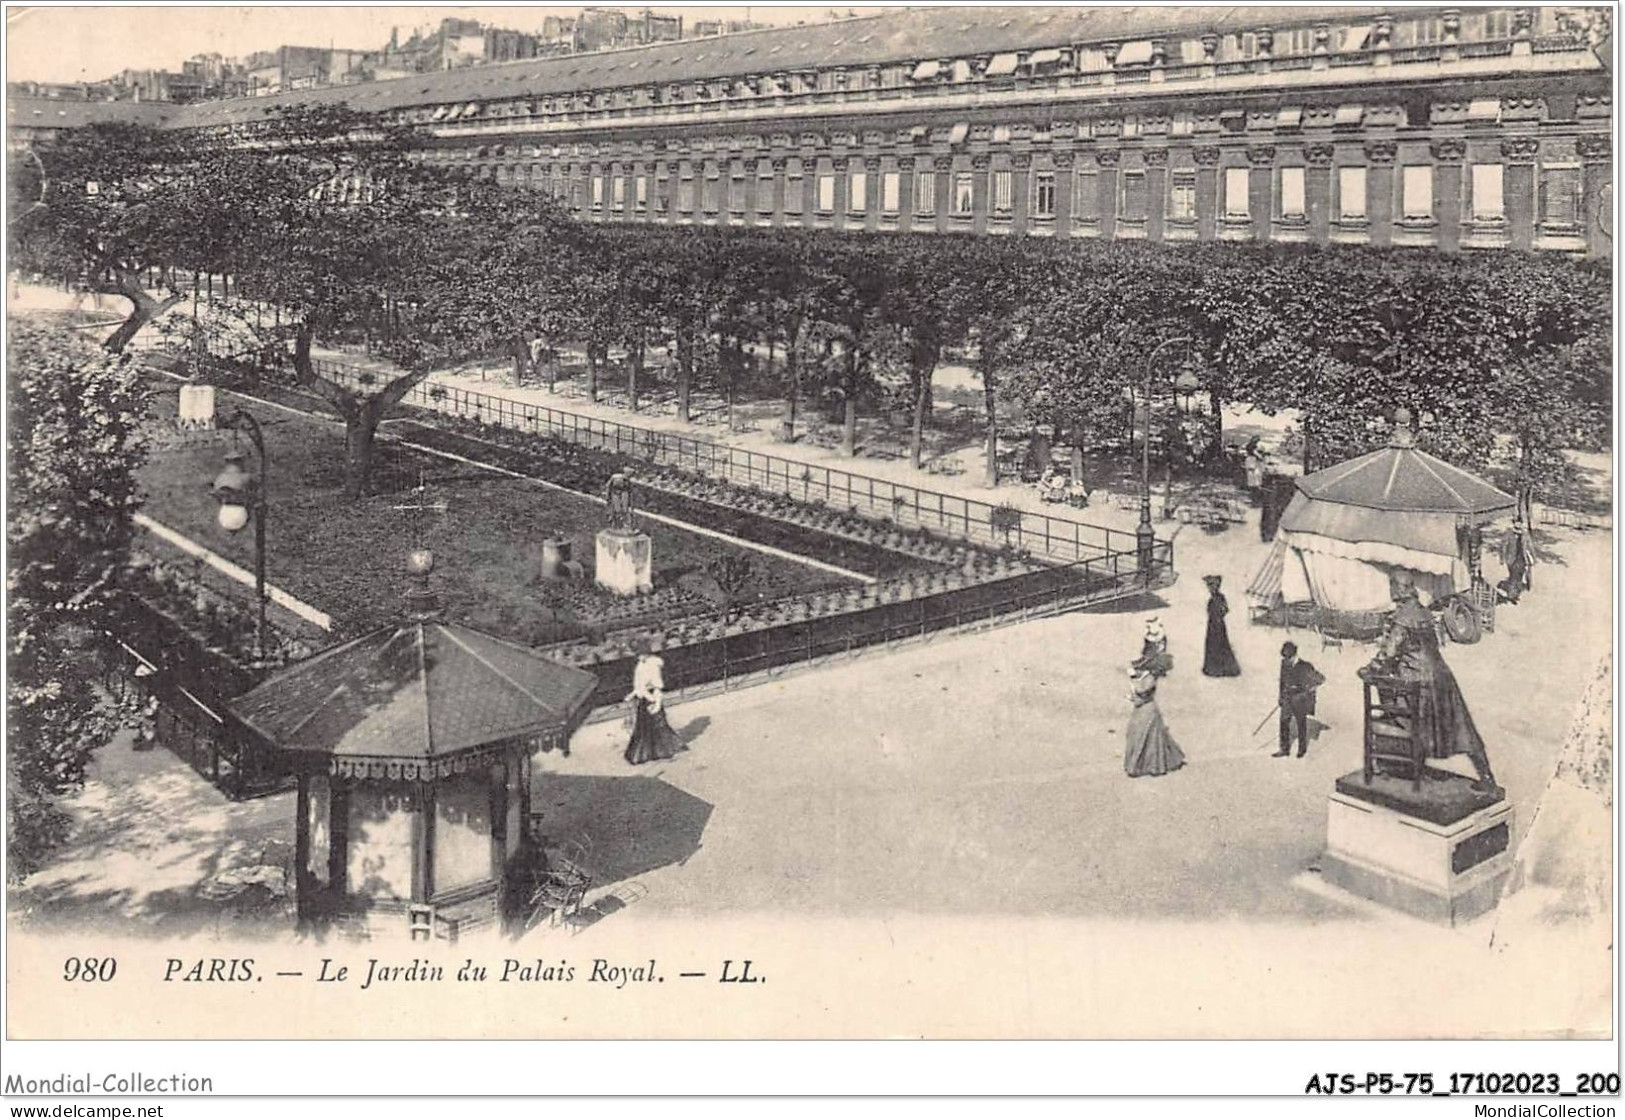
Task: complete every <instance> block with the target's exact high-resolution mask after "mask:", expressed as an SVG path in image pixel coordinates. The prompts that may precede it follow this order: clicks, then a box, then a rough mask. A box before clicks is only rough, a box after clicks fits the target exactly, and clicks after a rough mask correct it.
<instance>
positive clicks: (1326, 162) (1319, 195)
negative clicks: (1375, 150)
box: [1303, 144, 1371, 245]
mask: <svg viewBox="0 0 1625 1120" xmlns="http://www.w3.org/2000/svg"><path fill="white" fill-rule="evenodd" d="M1335 152H1336V149H1335V148H1333V147H1332V145H1330V144H1306V145H1304V149H1303V162H1304V164H1305V165H1306V166H1305V168H1304V172H1303V202H1304V210H1305V211H1306V212H1307V215H1308V218H1309V239H1310V240H1311V241H1313V242H1315V243H1316V244H1317V245H1324V244H1326V242H1328V241H1330V240H1331V236H1332V156H1333V155H1334V154H1335ZM1370 194H1371V192H1370V190H1369V189H1368V190H1367V191H1366V196H1367V199H1366V205H1367V206H1368V207H1369V206H1370Z"/></svg>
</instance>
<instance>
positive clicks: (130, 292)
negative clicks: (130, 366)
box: [102, 272, 184, 354]
mask: <svg viewBox="0 0 1625 1120" xmlns="http://www.w3.org/2000/svg"><path fill="white" fill-rule="evenodd" d="M114 283H115V287H114V291H115V292H116V293H117V294H118V295H121V296H123V297H124V298H125V299H127V300H129V301H130V305H131V306H130V316H129V318H127V319H125V320H124V322H122V323H120V324H119V326H118V329H117V330H115V331H114V332H113V333H112V334H111V335H110V336H108V339H107V341H105V342H103V343H102V349H104V350H106V351H107V352H108V353H109V354H122V353H123V352H124V348H125V347H126V346H128V345H129V344H130V340H131V339H133V338H134V337H135V336H136V335H137V334H139V333H140V331H141V328H142V327H144V326H146V325H147V324H148V323H150V322H152V321H153V320H154V319H156V318H158V316H160V315H162V314H163V313H164V312H166V311H168V310H169V309H170V308H171V307H174V306H175V305H176V304H177V303H179V302H180V301H181V300H182V298H184V297H182V296H181V295H179V294H178V293H171V294H170V295H167V296H165V297H164V298H163V299H162V300H157V299H153V298H152V296H150V295H148V294H147V291H146V289H144V288H142V287H141V281H140V278H139V277H136V276H132V275H130V274H129V273H127V272H119V273H116V274H115V277H114Z"/></svg>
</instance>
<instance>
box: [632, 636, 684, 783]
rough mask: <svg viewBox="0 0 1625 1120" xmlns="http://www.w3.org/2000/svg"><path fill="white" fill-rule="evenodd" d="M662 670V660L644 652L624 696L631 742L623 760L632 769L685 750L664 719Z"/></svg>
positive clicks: (680, 739)
mask: <svg viewBox="0 0 1625 1120" xmlns="http://www.w3.org/2000/svg"><path fill="white" fill-rule="evenodd" d="M665 667H666V663H665V661H664V660H662V659H661V658H659V657H656V656H655V655H654V654H653V653H645V654H643V655H642V656H640V657H639V658H638V663H637V667H636V668H634V669H633V670H632V692H631V694H630V695H629V696H627V699H628V700H630V701H631V702H632V741H631V742H629V743H627V744H626V761H628V762H630V763H631V764H632V765H633V766H637V765H639V764H641V763H644V762H654V761H656V760H657V759H667V758H671V757H672V756H673V755H675V754H677V753H678V752H679V751H686V750H688V744H687V743H685V742H683V738H682V736H681V735H678V734H677V732H675V731H673V730H672V726H671V724H670V723H669V722H668V721H667V720H666V705H665V692H666V685H665V679H664V669H665Z"/></svg>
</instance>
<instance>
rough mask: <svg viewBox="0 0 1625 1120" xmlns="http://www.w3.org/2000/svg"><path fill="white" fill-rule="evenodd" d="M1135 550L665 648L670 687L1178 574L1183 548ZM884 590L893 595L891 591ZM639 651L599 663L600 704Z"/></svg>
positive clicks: (754, 677)
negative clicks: (1143, 560)
mask: <svg viewBox="0 0 1625 1120" xmlns="http://www.w3.org/2000/svg"><path fill="white" fill-rule="evenodd" d="M1138 562H1139V558H1138V557H1137V556H1136V555H1134V554H1130V553H1112V554H1111V555H1109V556H1100V557H1092V558H1090V559H1087V560H1082V561H1079V562H1077V563H1075V564H1067V565H1062V566H1058V567H1053V568H1041V569H1037V570H1035V571H1029V572H1023V573H1021V574H1019V575H1015V576H1011V577H1008V578H1006V579H1002V580H997V581H990V582H988V583H982V584H973V585H971V586H968V587H960V588H954V589H951V590H946V591H941V592H937V593H934V594H929V595H923V596H916V597H914V598H909V599H898V600H893V601H886V600H885V598H884V597H883V598H882V599H881V601H879V602H877V603H875V604H873V605H871V606H868V607H863V608H859V609H856V610H852V611H845V612H842V613H839V614H833V615H827V616H823V617H818V618H807V619H795V620H790V621H785V622H781V623H779V624H778V625H774V626H769V627H763V628H760V629H753V630H744V629H741V630H740V631H739V632H737V633H732V634H728V635H726V636H724V637H719V638H713V639H710V640H707V641H703V642H697V643H694V644H692V645H685V646H678V647H675V648H670V649H666V650H663V651H662V652H661V657H662V658H663V659H664V660H665V663H666V669H665V680H666V685H667V688H668V690H669V691H671V692H673V693H680V694H682V695H685V696H689V697H694V696H699V695H704V694H706V693H708V692H714V691H725V690H727V689H730V688H736V687H744V686H746V685H749V684H757V683H761V682H762V680H764V679H767V678H771V677H773V676H776V675H778V674H780V673H783V672H785V671H787V670H788V669H789V668H790V667H792V666H795V665H818V664H824V663H827V662H829V661H832V660H835V659H837V658H850V657H855V656H858V655H860V654H862V653H863V652H864V651H866V650H870V649H876V648H881V647H894V646H897V645H902V644H907V643H910V642H914V641H928V640H930V639H931V638H932V637H933V636H935V635H937V634H940V633H948V632H957V631H963V630H967V629H975V628H979V627H984V626H993V625H998V624H1001V623H1007V622H1015V621H1020V620H1022V619H1026V618H1032V617H1036V616H1039V615H1042V614H1053V613H1056V612H1058V611H1061V610H1067V609H1074V608H1077V607H1081V606H1087V605H1090V604H1092V603H1098V602H1104V601H1106V600H1110V599H1115V598H1120V597H1122V596H1124V595H1127V594H1133V593H1136V592H1140V591H1149V590H1154V589H1156V588H1158V587H1162V586H1165V585H1166V584H1168V583H1169V582H1171V581H1172V579H1173V545H1172V543H1171V542H1168V541H1159V542H1158V547H1157V549H1156V550H1155V552H1154V553H1153V555H1152V557H1151V562H1150V565H1149V567H1147V568H1144V569H1142V568H1140V567H1139V566H1138ZM881 594H882V596H884V594H885V593H884V591H882V593H881ZM636 662H637V659H636V658H635V657H632V656H628V657H624V658H619V659H616V660H613V661H607V662H600V663H598V664H595V665H592V666H590V667H589V668H590V671H591V672H592V673H593V674H595V675H596V676H597V677H598V688H597V689H596V690H595V692H594V694H593V705H594V707H596V708H607V709H614V708H617V707H618V706H619V705H621V703H622V702H623V701H624V699H625V697H626V696H627V694H628V693H629V692H630V691H631V687H632V673H633V669H634V668H635V666H636Z"/></svg>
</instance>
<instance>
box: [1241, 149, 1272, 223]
mask: <svg viewBox="0 0 1625 1120" xmlns="http://www.w3.org/2000/svg"><path fill="white" fill-rule="evenodd" d="M1247 162H1248V163H1250V164H1252V170H1251V171H1250V172H1249V173H1248V175H1247V210H1248V212H1249V213H1250V215H1251V217H1252V225H1253V239H1254V240H1255V241H1268V240H1269V239H1270V228H1271V226H1272V225H1273V224H1274V221H1275V145H1273V144H1255V145H1253V146H1252V147H1250V148H1248V149H1247Z"/></svg>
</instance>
